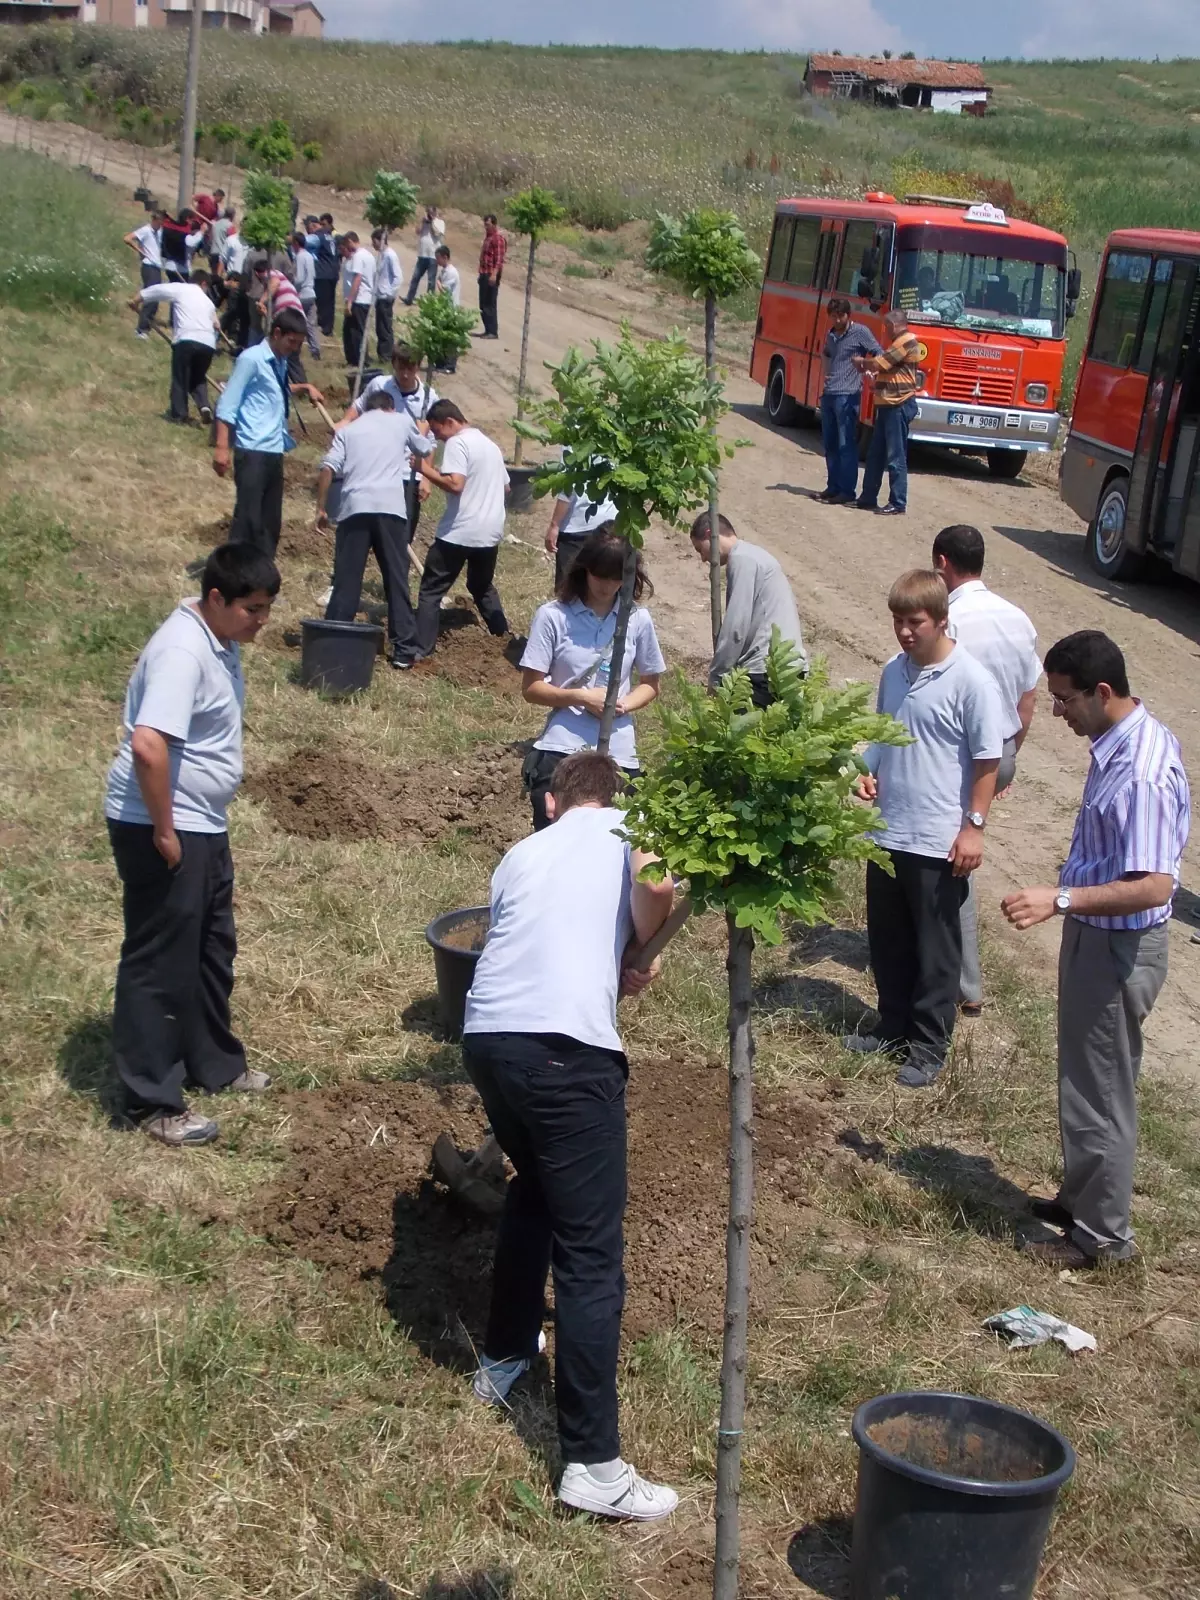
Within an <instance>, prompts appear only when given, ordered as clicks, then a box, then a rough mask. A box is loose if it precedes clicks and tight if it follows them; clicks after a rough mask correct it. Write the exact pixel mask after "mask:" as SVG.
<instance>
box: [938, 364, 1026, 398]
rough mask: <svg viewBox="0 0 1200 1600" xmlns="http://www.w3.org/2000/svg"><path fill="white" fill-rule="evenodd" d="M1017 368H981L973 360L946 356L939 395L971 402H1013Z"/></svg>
mask: <svg viewBox="0 0 1200 1600" xmlns="http://www.w3.org/2000/svg"><path fill="white" fill-rule="evenodd" d="M1016 387H1017V375H1016V373H1015V372H1006V371H1004V370H1003V369H1001V370H1000V371H991V372H989V371H986V370H981V369H980V367H979V366H978V365H977V364H976V363H975V362H973V361H963V360H961V359H956V358H955V357H954V356H947V357H946V358H945V359H944V361H943V362H942V376H941V383H940V385H939V390H938V397H939V399H942V400H962V401H965V402H966V403H967V404H968V405H977V406H1010V405H1012V403H1013V398H1014V395H1015V393H1016Z"/></svg>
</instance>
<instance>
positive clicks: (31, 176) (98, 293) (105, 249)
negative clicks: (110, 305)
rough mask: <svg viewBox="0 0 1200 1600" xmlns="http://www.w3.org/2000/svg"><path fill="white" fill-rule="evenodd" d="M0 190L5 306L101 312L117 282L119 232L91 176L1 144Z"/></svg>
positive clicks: (0, 295) (0, 299)
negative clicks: (5, 237)
mask: <svg viewBox="0 0 1200 1600" xmlns="http://www.w3.org/2000/svg"><path fill="white" fill-rule="evenodd" d="M0 193H2V194H3V195H4V216H5V227H6V229H7V230H8V233H9V239H10V248H9V249H7V250H6V251H5V252H4V259H3V261H0V305H10V306H20V307H23V308H29V307H32V306H43V305H72V306H79V307H82V308H85V309H93V310H94V309H98V308H99V307H100V306H101V305H102V304H103V303H104V300H105V297H106V296H107V295H108V293H109V291H110V290H111V289H112V288H113V286H114V284H115V283H116V281H117V276H118V273H117V251H118V248H119V240H120V235H119V234H118V233H117V231H116V229H115V228H114V226H113V214H112V207H111V205H110V204H109V203H108V201H107V199H106V197H105V196H103V195H101V194H99V193H98V192H97V186H96V185H95V184H94V183H93V182H92V181H91V180H90V179H89V178H87V177H86V176H84V175H82V174H80V173H77V172H70V171H65V170H64V169H63V168H62V167H60V166H56V165H55V166H51V165H49V164H48V163H47V162H46V161H44V160H43V159H42V158H41V157H40V156H35V155H30V154H29V153H28V152H26V151H23V150H16V149H10V148H7V147H0Z"/></svg>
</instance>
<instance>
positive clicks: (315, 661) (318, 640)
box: [300, 617, 383, 696]
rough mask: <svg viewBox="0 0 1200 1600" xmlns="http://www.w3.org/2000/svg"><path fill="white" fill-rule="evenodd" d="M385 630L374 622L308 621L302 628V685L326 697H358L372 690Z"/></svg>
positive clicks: (306, 620) (315, 619)
mask: <svg viewBox="0 0 1200 1600" xmlns="http://www.w3.org/2000/svg"><path fill="white" fill-rule="evenodd" d="M382 637H383V629H382V628H379V627H376V625H375V624H374V623H373V622H326V621H325V620H324V618H322V617H305V619H304V620H303V621H302V622H301V624H300V682H301V683H302V684H303V685H304V687H305V688H306V689H323V690H324V691H325V693H326V694H331V695H337V696H342V695H348V694H357V693H358V692H359V691H360V690H362V689H369V688H370V687H371V678H372V675H373V674H374V671H375V657H376V656H377V655H378V654H379V642H380V640H381V639H382Z"/></svg>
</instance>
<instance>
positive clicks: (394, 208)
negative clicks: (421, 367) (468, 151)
mask: <svg viewBox="0 0 1200 1600" xmlns="http://www.w3.org/2000/svg"><path fill="white" fill-rule="evenodd" d="M416 209H417V189H416V186H415V185H414V184H411V183H409V181H408V179H407V178H406V177H404V176H403V175H402V174H401V173H399V172H377V173H376V174H375V182H374V183H373V184H372V185H371V187H370V189H369V190H368V191H367V198H366V200H365V201H364V202H363V215H364V216H365V217H366V219H367V221H368V222H369V223H370V224H371V227H372V228H382V229H383V241H382V243H381V244H380V246H379V254H380V255H382V254H383V252H384V251H385V250H386V249H387V247H388V234H389V233H394V232H395V231H396V230H397V229H398V228H403V227H404V225H405V223H407V222H408V221H410V220H411V218H412V217H413V216H414V215H415V213H416ZM366 364H367V333H366V329H365V328H364V329H363V339H362V344H361V345H360V347H359V352H358V371H357V372H356V373H355V375H354V388H353V390H352V392H351V395H350V398H351V400H357V399H358V391H359V390H360V389H361V388H362V375H363V368H364V367H365V366H366Z"/></svg>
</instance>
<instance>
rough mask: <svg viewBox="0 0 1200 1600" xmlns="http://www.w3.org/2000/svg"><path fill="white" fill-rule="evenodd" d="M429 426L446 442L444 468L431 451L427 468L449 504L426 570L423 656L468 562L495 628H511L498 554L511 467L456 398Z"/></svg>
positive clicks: (483, 610) (475, 592) (433, 645)
mask: <svg viewBox="0 0 1200 1600" xmlns="http://www.w3.org/2000/svg"><path fill="white" fill-rule="evenodd" d="M428 421H429V430H430V432H431V433H432V434H433V436H434V438H435V439H436V440H437V441H438V442H439V444H442V445H444V447H445V448H444V449H443V451H442V465H441V470H440V471H439V470H438V468H437V467H435V466H434V465H433V464H432V462H431V460H430V458H429V457H428V456H425V457H423V458H422V459H421V462H420V465H419V471H420V472H421V473H422V474H423V475H424V477H425V478H427V479H428V480H429V482H430V483H432V484H433V485H434V487H435V488H437V489H441V490H442V491H443V492H444V493H445V496H446V510H445V512H444V513H443V515H442V520H441V521H440V522H439V523H438V528H437V533H436V534H435V535H434V539H433V543H432V544H431V545H430V547H429V552H428V554H427V555H426V557H425V576H424V577H423V578H422V579H421V589H420V593H419V594H418V596H417V660H418V661H421V660H423V659H424V658H425V657H426V656H431V655H432V654H433V652H434V651H435V650H436V649H437V637H438V613H439V610H440V608H441V604H442V598H443V596H444V595H447V594H449V592H450V586H451V584H453V582H454V580H455V579H456V578H457V577H458V575H459V573H460V572H461V571H462V569H463V564H464V563H465V564H466V568H467V590H468V592H469V594H470V596H471V598H472V600H474V602H475V604H476V605H477V606H478V607H479V614H480V616H482V618H483V620H484V622H485V623H486V624H487V627H488V632H489V633H492V634H495V635H496V637H497V638H500V637H502V636H503V635H504V634H506V633H507V632H508V619H507V617H506V616H505V615H504V607H503V605H502V604H501V603H500V596H499V594H497V592H496V584H495V576H496V554H497V551H498V550H499V547H500V541H501V539H502V538H503V537H504V496H505V492H506V491H507V489H508V471H507V469H506V467H505V465H504V456H503V453H502V452H501V449H500V446H499V445H498V444H496V443H494V442H493V441H492V440H491V439H489V438H488V436H487V434H486V433H481V432H480V431H479V429H478V428H473V427H472V426H471V425H470V423H469V422H468V421H467V419H466V417H464V416H463V414H462V412H461V411H460V410H459V409H458V407H457V406H456V405H455V404H454V402H453V401H451V400H439V401H438V403H437V405H435V406H431V407H430V410H429V417H428Z"/></svg>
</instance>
